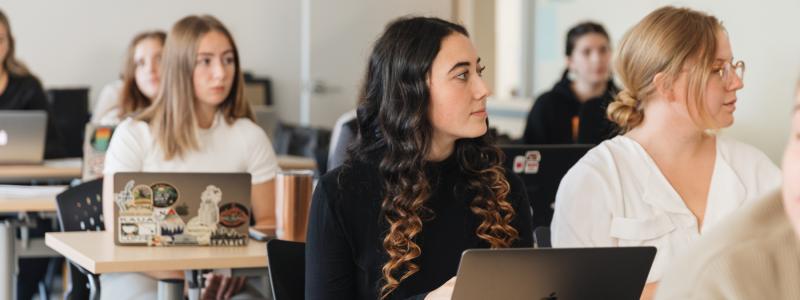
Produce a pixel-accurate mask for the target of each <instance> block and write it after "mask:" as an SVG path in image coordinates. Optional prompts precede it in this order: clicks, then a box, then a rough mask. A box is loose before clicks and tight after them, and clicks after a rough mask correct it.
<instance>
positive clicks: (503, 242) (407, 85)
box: [339, 17, 519, 299]
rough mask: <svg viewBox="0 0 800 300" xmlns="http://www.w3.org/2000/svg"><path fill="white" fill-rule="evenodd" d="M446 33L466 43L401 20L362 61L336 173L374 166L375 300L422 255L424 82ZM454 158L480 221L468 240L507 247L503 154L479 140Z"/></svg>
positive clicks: (427, 134)
mask: <svg viewBox="0 0 800 300" xmlns="http://www.w3.org/2000/svg"><path fill="white" fill-rule="evenodd" d="M452 34H461V35H464V36H468V34H467V31H466V30H465V29H464V27H462V26H460V25H457V24H453V23H450V22H447V21H444V20H441V19H438V18H425V17H404V18H400V19H397V20H395V21H393V22H392V23H390V24H389V25H388V26H387V27H386V29H385V31H384V33H383V35H382V36H381V37H380V38H379V39H378V40H377V41H376V42H375V45H374V48H373V51H372V54H371V55H370V58H369V62H368V66H367V72H366V76H365V79H364V85H363V89H362V91H361V96H360V99H359V105H358V110H357V122H358V131H359V137H358V138H357V139H356V142H355V144H354V145H353V146H352V147H351V148H350V155H349V159H348V160H347V161H345V164H344V169H343V171H342V173H340V174H346V173H347V172H348V169H349V168H350V166H352V165H353V164H354V163H356V162H362V163H369V162H374V161H375V160H380V163H379V166H378V169H379V171H380V175H381V180H382V181H383V188H384V190H385V194H384V198H383V199H382V205H381V216H382V217H383V220H385V221H386V222H387V223H388V227H389V229H388V232H387V233H386V235H385V237H384V239H383V246H384V248H385V249H386V252H387V254H388V256H389V260H388V262H386V264H384V265H383V267H382V269H381V270H382V273H383V281H384V282H383V283H384V284H383V286H381V288H380V297H381V299H385V298H386V297H387V296H388V295H389V294H391V293H392V292H393V291H394V290H395V289H396V288H397V287H398V286H399V285H400V282H401V281H403V280H405V279H406V278H408V277H409V276H411V275H413V274H414V273H416V272H417V271H419V266H417V265H416V264H415V263H414V262H413V260H414V259H415V258H417V257H419V256H420V254H421V252H422V249H420V247H419V245H417V243H416V241H415V239H416V237H417V236H418V235H419V233H420V232H421V231H422V224H423V221H424V220H429V219H432V218H433V217H434V215H433V212H432V211H431V210H430V209H428V208H426V207H425V203H426V201H427V200H428V198H429V197H430V196H431V185H430V183H429V181H428V178H427V175H426V172H425V167H426V165H427V164H428V163H429V162H428V161H427V160H426V155H427V154H428V153H429V152H430V150H431V138H432V134H433V126H432V124H431V121H430V120H429V118H428V112H429V106H430V91H429V88H428V84H427V79H428V77H429V75H430V72H431V66H432V65H433V60H434V59H435V58H436V55H437V54H438V53H439V50H440V48H441V44H442V41H443V40H444V39H445V38H446V37H448V36H450V35H452ZM454 155H456V159H457V162H458V165H459V169H460V172H461V173H462V174H464V175H465V178H467V184H466V186H464V187H459V188H461V190H464V191H467V192H468V193H469V194H475V197H474V198H473V199H472V201H471V202H470V209H471V211H472V212H473V213H474V214H475V215H477V216H479V217H480V218H481V220H482V222H481V223H480V225H479V226H478V228H477V229H476V230H475V234H476V235H477V236H478V237H479V238H481V239H482V240H484V241H486V242H487V243H488V244H489V245H490V246H491V247H492V248H505V247H509V246H511V243H512V241H514V240H515V239H517V238H518V235H519V233H518V232H517V230H516V229H514V228H513V227H512V226H511V225H510V222H511V220H512V219H513V218H514V215H515V212H514V208H513V207H512V206H511V204H510V203H509V202H508V201H507V200H506V197H507V195H508V193H509V183H508V181H507V180H506V177H505V172H504V170H503V168H502V166H501V163H502V158H503V157H502V152H501V151H500V150H499V148H497V147H496V146H494V145H493V143H492V141H491V137H490V136H489V135H483V136H481V137H477V138H470V139H461V140H458V141H456V144H455V150H454ZM340 176H342V175H340ZM339 182H340V183H341V182H342V180H341V177H340V180H339Z"/></svg>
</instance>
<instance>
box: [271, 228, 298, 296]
mask: <svg viewBox="0 0 800 300" xmlns="http://www.w3.org/2000/svg"><path fill="white" fill-rule="evenodd" d="M305 256H306V244H305V243H299V242H290V241H283V240H278V239H274V240H270V241H269V242H267V262H268V263H269V280H270V286H272V299H274V300H301V299H304V297H305V295H304V293H305V281H306V279H305V269H306V257H305Z"/></svg>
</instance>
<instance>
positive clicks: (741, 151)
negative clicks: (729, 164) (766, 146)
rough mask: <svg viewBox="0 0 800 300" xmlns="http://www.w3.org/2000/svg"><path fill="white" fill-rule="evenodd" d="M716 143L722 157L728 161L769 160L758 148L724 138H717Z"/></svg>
mask: <svg viewBox="0 0 800 300" xmlns="http://www.w3.org/2000/svg"><path fill="white" fill-rule="evenodd" d="M717 143H718V147H719V149H720V152H721V153H722V155H724V156H725V158H727V159H728V160H729V161H739V160H753V159H757V160H760V161H762V160H769V158H768V157H767V155H766V154H764V152H762V151H761V150H759V149H758V148H756V147H754V146H752V145H750V144H747V143H744V142H740V141H738V140H736V139H732V138H728V137H725V136H717Z"/></svg>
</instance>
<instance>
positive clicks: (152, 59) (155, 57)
mask: <svg viewBox="0 0 800 300" xmlns="http://www.w3.org/2000/svg"><path fill="white" fill-rule="evenodd" d="M166 38H167V34H166V33H165V32H163V31H160V30H155V31H146V32H142V33H139V34H137V35H136V36H135V37H134V38H133V40H132V41H131V43H130V45H129V46H128V51H127V54H126V57H125V68H124V70H123V72H122V80H118V81H115V82H113V83H110V84H108V85H106V86H105V87H104V88H103V90H102V91H101V92H100V98H99V100H98V101H97V105H95V108H94V111H93V112H92V120H91V122H92V123H94V124H99V125H117V124H119V122H120V121H121V120H122V119H124V118H125V117H127V116H131V115H133V114H134V113H136V112H139V111H141V110H143V109H144V108H146V107H148V106H150V103H152V102H153V99H155V98H156V94H157V93H158V86H159V84H160V82H161V72H160V65H161V52H162V50H163V48H164V41H165V40H166Z"/></svg>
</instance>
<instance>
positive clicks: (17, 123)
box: [0, 110, 47, 164]
mask: <svg viewBox="0 0 800 300" xmlns="http://www.w3.org/2000/svg"><path fill="white" fill-rule="evenodd" d="M46 132H47V112H45V111H43V110H0V164H40V163H42V162H43V161H44V145H45V134H46Z"/></svg>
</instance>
